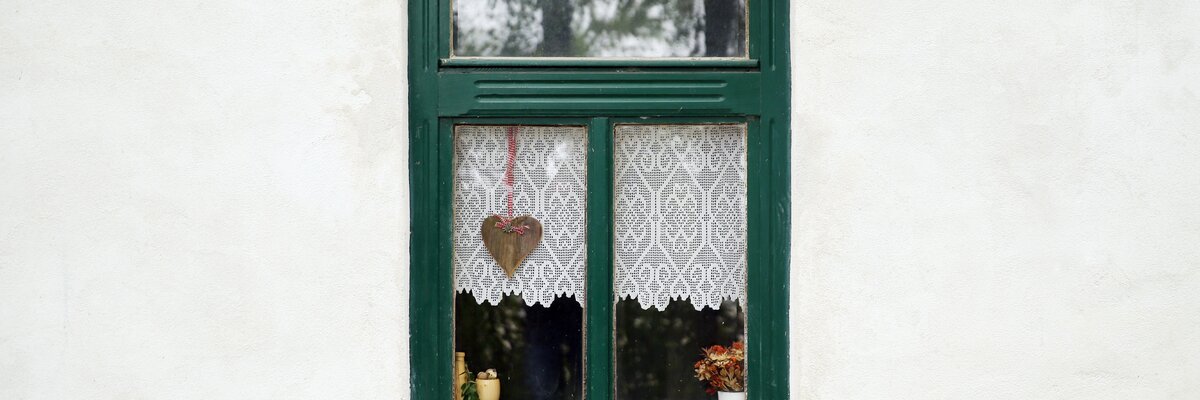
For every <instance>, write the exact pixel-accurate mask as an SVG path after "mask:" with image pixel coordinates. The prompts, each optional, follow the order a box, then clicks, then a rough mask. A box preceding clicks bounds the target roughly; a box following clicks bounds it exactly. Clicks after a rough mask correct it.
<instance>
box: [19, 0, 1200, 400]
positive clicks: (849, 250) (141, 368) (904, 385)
mask: <svg viewBox="0 0 1200 400" xmlns="http://www.w3.org/2000/svg"><path fill="white" fill-rule="evenodd" d="M403 8H404V6H403V4H402V3H401V2H397V1H374V0H367V1H355V2H350V1H344V0H332V1H313V0H298V1H291V2H275V3H270V4H267V3H264V4H258V3H246V2H235V1H228V0H218V1H205V2H200V1H177V2H165V3H164V2H116V3H113V2H109V3H97V4H88V3H87V2H61V1H58V2H56V1H26V0H16V1H9V2H7V3H4V4H3V5H0V210H3V211H2V212H0V399H343V398H344V399H383V398H388V399H395V398H401V399H403V398H407V393H408V384H407V376H408V359H407V354H408V352H407V337H406V332H407V330H408V326H407V323H406V319H407V317H406V314H407V313H406V311H407V292H408V290H407V289H408V288H407V279H408V278H407V271H408V261H407V260H408V259H407V252H406V249H407V247H408V242H407V233H406V231H407V225H408V222H407V195H406V192H407V185H408V183H407V171H406V167H405V166H406V163H407V159H406V155H407V148H406V144H407V139H406V135H407V132H406V120H405V119H406V117H405V100H404V99H405V96H406V82H405V74H404V70H405V68H406V64H405V60H404V54H405V39H404V31H405V26H404V13H403ZM1196 20H1200V4H1197V3H1195V2H1186V1H1174V2H1172V1H1116V0H1100V1H1093V2H1076V1H1066V0H1051V1H1037V2H1035V1H1023V2H1015V3H1014V2H1000V3H997V2H951V1H915V2H912V1H910V2H893V3H887V2H884V3H880V2H867V1H849V2H847V1H835V0H818V1H803V2H794V9H793V21H794V25H795V26H794V30H795V32H794V35H793V37H794V43H793V47H794V58H795V66H794V79H795V83H794V86H795V89H796V90H795V91H794V93H793V98H794V100H795V112H796V114H795V118H794V138H795V139H794V140H793V144H794V148H793V165H794V168H795V171H794V178H793V181H794V182H793V183H794V197H793V200H794V206H795V210H794V213H793V218H794V221H793V237H794V244H793V251H794V253H793V254H794V257H793V258H794V261H793V266H792V268H793V276H792V288H793V293H792V305H791V306H792V315H791V319H792V332H791V337H792V338H793V343H792V346H791V355H792V359H793V362H792V371H791V374H792V382H793V389H792V393H793V397H794V398H797V399H814V400H816V399H821V400H826V399H829V400H832V399H839V400H840V399H1009V398H1036V399H1131V398H1136V399H1176V398H1177V399H1194V398H1197V397H1200V380H1197V379H1195V377H1196V376H1200V200H1198V199H1200V143H1198V141H1200V100H1198V99H1197V95H1196V93H1197V92H1198V88H1197V85H1198V83H1197V82H1200V54H1198V53H1200V49H1198V48H1197V42H1200V28H1197V26H1200V25H1197V24H1195V23H1194V21H1196Z"/></svg>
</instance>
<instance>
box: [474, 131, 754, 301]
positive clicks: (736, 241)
mask: <svg viewBox="0 0 1200 400" xmlns="http://www.w3.org/2000/svg"><path fill="white" fill-rule="evenodd" d="M506 129H507V127H505V126H474V125H462V126H458V127H456V128H455V146H454V199H453V210H454V211H453V212H454V227H453V235H454V236H453V244H454V252H453V254H454V255H453V257H454V279H455V287H456V289H457V290H459V291H465V292H470V293H471V294H472V295H473V296H474V297H475V300H476V301H478V302H480V303H483V302H488V303H491V304H497V303H499V301H500V299H501V298H502V297H503V296H505V295H509V294H517V295H521V296H522V297H523V299H524V300H525V303H526V304H528V305H534V304H538V303H540V304H542V305H547V306H548V305H549V304H550V303H551V302H553V301H554V299H555V298H557V297H558V296H567V297H574V299H575V300H576V301H578V302H579V303H580V304H586V303H585V298H584V296H585V294H584V276H585V271H586V268H585V265H586V264H585V262H586V255H587V252H586V242H585V240H586V235H585V233H586V232H585V211H586V209H587V204H586V197H587V196H586V194H587V186H586V181H587V179H586V177H587V173H586V169H585V167H586V161H587V160H586V158H587V137H586V134H587V132H586V129H585V128H584V127H564V126H554V127H548V126H523V127H520V129H519V131H518V133H517V145H518V146H517V156H516V162H515V165H514V178H515V179H514V203H515V207H514V208H515V210H514V215H518V216H519V215H524V214H530V215H533V216H534V217H536V218H538V219H539V220H540V221H541V222H542V225H543V237H542V242H541V244H540V245H538V247H537V249H535V250H534V251H533V252H532V253H531V254H530V255H529V257H528V258H527V259H526V260H525V262H524V263H523V264H522V265H521V267H520V268H519V269H517V272H516V275H515V276H514V277H513V278H511V279H510V278H508V277H507V276H506V275H505V274H504V272H503V271H502V270H501V269H500V267H499V266H497V265H496V262H495V261H494V260H493V259H492V258H491V255H490V254H489V253H488V251H487V249H485V248H484V246H483V242H482V239H481V238H480V232H479V227H480V224H481V222H482V221H483V219H484V218H486V217H488V216H490V215H492V214H505V213H506V205H505V186H504V181H503V179H504V170H505V163H506V157H507V154H508V153H507V132H506ZM614 144H615V148H614V151H613V156H614V167H615V182H614V184H615V185H614V190H615V193H614V198H615V207H614V217H615V221H614V228H615V238H614V239H615V243H614V247H615V255H616V263H615V271H614V275H615V282H614V287H615V290H616V297H617V299H627V298H628V299H636V300H637V301H638V302H639V303H640V305H641V306H642V308H650V307H654V308H656V309H659V310H662V309H664V308H666V306H667V304H668V303H669V302H670V301H671V300H673V299H683V300H688V301H689V302H690V303H691V305H692V306H693V307H695V308H696V309H697V310H699V309H702V308H704V307H710V308H713V309H717V308H720V306H721V302H722V301H724V300H733V301H739V302H744V300H745V288H746V127H745V125H741V124H738V125H618V126H617V127H616V130H615V132H614Z"/></svg>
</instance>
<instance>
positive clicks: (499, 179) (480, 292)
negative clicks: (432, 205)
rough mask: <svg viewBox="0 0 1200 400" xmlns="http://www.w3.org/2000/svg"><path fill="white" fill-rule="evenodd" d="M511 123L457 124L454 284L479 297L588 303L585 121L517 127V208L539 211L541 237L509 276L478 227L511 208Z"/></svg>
mask: <svg viewBox="0 0 1200 400" xmlns="http://www.w3.org/2000/svg"><path fill="white" fill-rule="evenodd" d="M506 129H507V127H505V126H483V125H459V126H456V127H455V130H454V136H455V140H454V199H453V205H452V206H453V213H454V217H453V220H454V222H453V224H454V226H453V244H454V251H453V259H454V261H453V265H454V282H455V289H456V290H458V291H464V292H470V293H471V294H472V295H473V296H474V297H475V300H476V301H477V302H479V303H484V302H487V303H490V304H498V303H499V302H500V299H501V298H502V297H503V296H505V295H509V294H517V295H521V296H522V298H523V299H524V300H525V303H526V304H527V305H530V306H532V305H534V304H538V303H541V304H542V305H544V306H549V305H550V303H551V302H553V301H554V299H555V298H556V297H558V296H567V297H571V296H574V298H575V300H576V301H578V302H579V303H580V304H585V303H584V300H585V299H584V289H583V287H584V272H585V260H586V255H587V252H586V242H585V229H584V226H585V225H584V218H585V210H586V199H587V195H586V194H587V186H586V181H587V174H586V165H587V163H586V158H587V138H586V133H587V132H586V130H585V128H584V127H579V126H522V127H520V128H519V129H518V132H517V148H518V149H517V156H516V162H515V166H514V174H515V177H514V178H515V179H514V189H513V197H514V203H515V209H514V215H517V216H520V215H525V214H529V215H533V216H534V217H535V218H537V219H538V220H539V221H541V223H542V226H543V227H544V231H543V236H542V241H541V243H540V244H539V245H538V247H537V248H536V249H535V250H534V251H533V252H532V253H530V255H529V257H528V258H526V259H525V262H524V263H522V264H521V266H520V268H518V269H517V272H516V274H515V275H514V276H513V278H512V279H509V278H508V277H507V276H506V275H505V274H504V271H503V270H501V269H500V266H498V265H497V264H496V261H495V260H493V259H492V257H491V255H490V254H489V253H488V251H487V249H486V248H485V247H484V245H483V240H482V238H481V236H480V232H479V227H480V225H481V223H482V221H483V219H484V218H487V217H488V216H490V215H492V214H500V215H504V214H506V213H507V211H506V209H507V205H506V204H505V194H506V191H505V186H504V170H505V163H506V156H507V155H508V149H507V143H508V142H507V133H506Z"/></svg>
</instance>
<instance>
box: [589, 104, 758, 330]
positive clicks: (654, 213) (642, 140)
mask: <svg viewBox="0 0 1200 400" xmlns="http://www.w3.org/2000/svg"><path fill="white" fill-rule="evenodd" d="M615 145H616V148H615V149H614V151H613V154H614V157H615V166H616V184H615V190H616V207H615V213H616V215H615V217H616V224H615V232H616V282H615V286H616V290H617V297H618V299H624V298H634V299H637V301H638V302H639V303H640V304H641V306H642V308H650V307H654V308H656V309H658V310H662V309H664V308H666V306H667V304H668V303H669V302H670V301H671V300H672V299H686V300H689V301H690V303H691V305H692V306H693V307H695V308H696V309H697V310H700V309H702V308H704V307H710V308H712V309H718V308H720V307H721V302H722V300H725V299H729V300H733V301H744V300H745V298H746V296H745V293H746V126H745V125H740V124H739V125H618V126H617V128H616V131H615Z"/></svg>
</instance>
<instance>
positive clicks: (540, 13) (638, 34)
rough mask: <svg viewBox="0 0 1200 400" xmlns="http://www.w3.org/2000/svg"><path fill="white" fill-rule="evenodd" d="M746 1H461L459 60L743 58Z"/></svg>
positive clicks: (456, 31) (456, 2)
mask: <svg viewBox="0 0 1200 400" xmlns="http://www.w3.org/2000/svg"><path fill="white" fill-rule="evenodd" d="M745 4H746V3H745V0H454V17H453V18H454V52H455V54H456V55H459V56H476V57H478V56H482V57H738V56H744V55H745V42H746V8H745Z"/></svg>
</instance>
